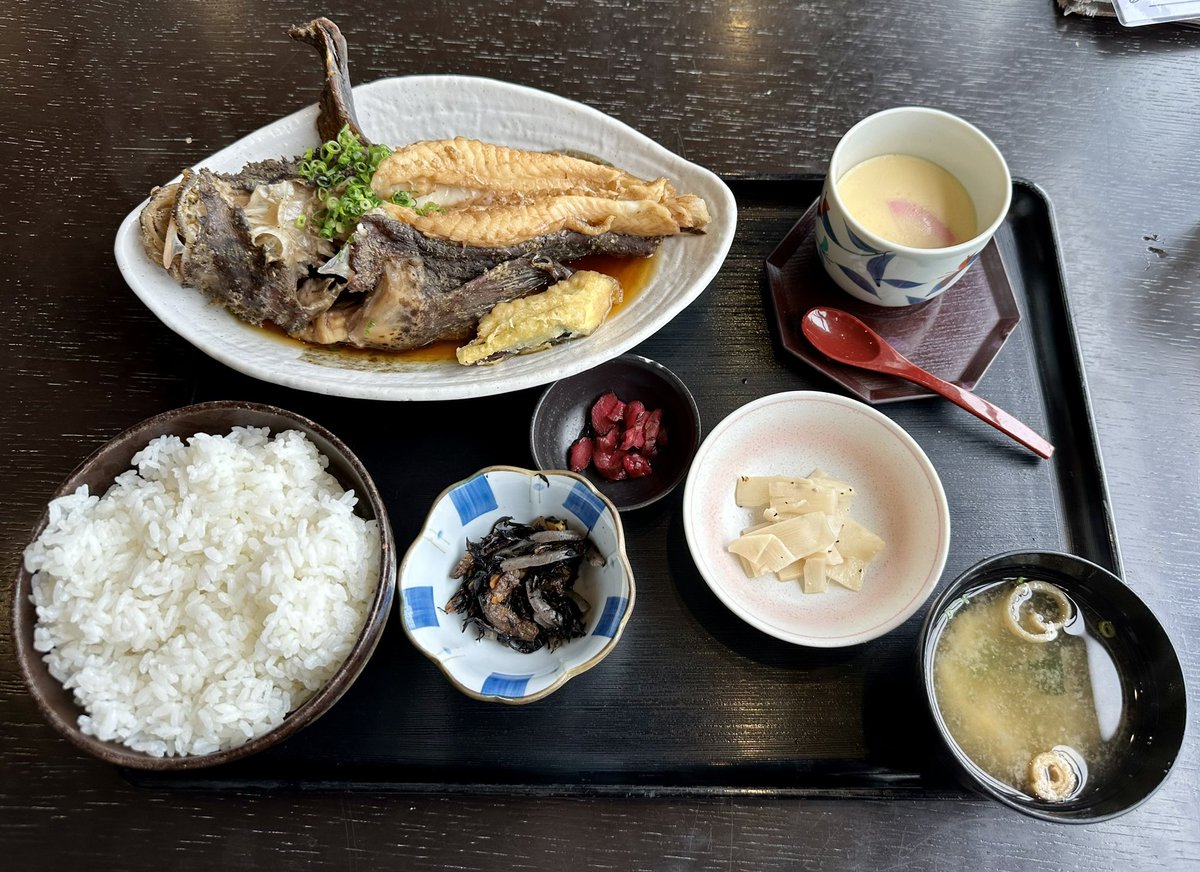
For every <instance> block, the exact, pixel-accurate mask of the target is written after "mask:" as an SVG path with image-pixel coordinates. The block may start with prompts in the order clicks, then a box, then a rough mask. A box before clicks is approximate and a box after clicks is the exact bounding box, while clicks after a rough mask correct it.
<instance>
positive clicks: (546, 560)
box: [446, 517, 604, 654]
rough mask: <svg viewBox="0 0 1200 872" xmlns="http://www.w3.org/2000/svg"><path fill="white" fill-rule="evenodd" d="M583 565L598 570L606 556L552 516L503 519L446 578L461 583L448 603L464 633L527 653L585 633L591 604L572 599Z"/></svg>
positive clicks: (470, 544)
mask: <svg viewBox="0 0 1200 872" xmlns="http://www.w3.org/2000/svg"><path fill="white" fill-rule="evenodd" d="M584 560H588V561H590V562H591V563H592V564H593V565H596V566H601V565H603V563H604V558H603V557H601V555H600V552H599V551H597V550H596V548H595V546H594V545H592V543H591V541H590V540H589V539H588V538H587V536H586V534H584V533H579V532H576V531H574V530H571V529H570V528H568V527H567V524H566V522H565V521H563V520H561V519H559V518H554V517H541V518H535V519H534V520H533V522H532V523H529V524H522V523H519V522H516V521H514V520H513V519H512V518H511V517H504V518H500V519H499V520H498V521H496V523H495V524H493V525H492V529H491V532H489V533H488V534H487V535H486V536H484V537H483V538H482V539H480V540H479V541H478V542H470V541H468V542H467V553H466V554H464V555H463V557H462V559H461V560H460V561H459V562H458V565H457V566H455V567H454V570H453V571H452V572H451V573H450V575H451V577H452V578H461V579H462V584H461V585H459V587H458V590H456V591H455V593H454V596H452V597H451V598H450V601H449V602H448V603H447V604H446V611H447V612H448V613H450V614H462V615H463V616H464V623H463V629H464V630H466V629H467V628H468V627H473V628H474V629H475V630H476V632H477V633H478V635H479V637H480V638H484V637H487V638H493V639H496V640H497V641H499V642H501V643H503V644H505V645H507V646H508V647H510V648H512V649H513V650H514V651H520V652H521V653H523V654H530V653H532V652H534V651H537V650H539V649H541V648H543V647H546V646H549V648H550V650H554V649H555V648H557V647H558V646H559V645H561V644H562V643H563V642H567V641H570V640H571V639H577V638H579V637H580V636H583V635H584V632H585V630H584V624H583V616H584V614H586V613H587V611H588V610H589V609H590V608H591V606H590V604H589V603H588V602H587V601H586V600H584V599H583V598H582V597H581V596H579V594H577V593H575V589H574V588H575V582H576V580H577V579H578V578H579V568H580V566H581V564H582V563H583V561H584Z"/></svg>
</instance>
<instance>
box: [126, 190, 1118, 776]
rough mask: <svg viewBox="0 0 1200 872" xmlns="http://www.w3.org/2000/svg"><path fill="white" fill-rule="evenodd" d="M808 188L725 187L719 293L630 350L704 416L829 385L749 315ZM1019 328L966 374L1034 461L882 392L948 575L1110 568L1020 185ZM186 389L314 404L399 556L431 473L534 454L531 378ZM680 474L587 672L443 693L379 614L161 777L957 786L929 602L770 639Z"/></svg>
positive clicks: (1077, 384) (630, 526) (1005, 236)
mask: <svg viewBox="0 0 1200 872" xmlns="http://www.w3.org/2000/svg"><path fill="white" fill-rule="evenodd" d="M820 184H821V180H820V179H818V178H811V177H809V178H800V179H795V178H791V179H780V180H769V181H768V180H754V181H741V182H735V183H733V184H732V188H733V190H734V193H735V195H736V196H737V200H738V206H739V210H740V214H739V221H738V231H737V238H736V239H735V241H734V243H733V249H732V251H731V252H730V255H729V259H728V261H727V262H726V264H725V267H724V269H723V270H722V271H721V273H720V275H719V276H718V278H717V279H716V281H715V282H714V283H713V285H712V286H711V287H710V288H709V289H708V290H707V291H706V292H705V293H704V294H703V295H702V296H701V297H700V298H699V299H698V300H697V301H696V302H695V303H693V304H692V305H691V307H689V308H688V309H687V310H686V311H685V312H684V313H683V314H681V315H680V316H679V317H677V318H676V319H675V320H674V321H672V322H671V323H670V324H668V325H667V326H666V327H664V328H663V329H662V330H661V331H660V332H659V333H658V334H657V335H655V336H654V337H653V338H652V339H650V340H648V341H647V342H645V343H644V344H643V345H642V346H640V347H639V348H638V349H636V350H637V351H638V352H639V353H641V354H644V355H646V356H648V357H651V358H653V359H655V360H658V361H660V362H661V363H663V364H665V365H666V366H668V367H670V368H671V369H672V370H674V371H675V372H676V373H677V374H678V375H679V376H680V377H681V378H682V379H683V380H684V381H685V382H686V383H687V384H688V385H689V387H690V388H691V390H692V392H693V393H694V394H695V396H696V399H697V402H698V403H699V405H700V412H701V416H702V419H703V424H704V428H705V430H706V432H707V430H709V429H711V428H712V427H713V426H714V425H715V424H716V423H717V422H718V421H719V420H721V419H722V418H723V417H725V416H726V415H727V414H729V413H730V412H732V411H733V410H734V409H736V408H737V407H739V406H741V405H743V404H744V403H746V402H749V401H750V400H752V399H754V398H756V397H760V396H762V395H764V394H769V393H774V392H777V391H785V390H797V389H816V390H837V389H838V388H837V387H836V386H835V385H834V384H833V383H832V382H830V381H828V380H827V379H826V378H825V377H824V376H822V375H820V374H819V373H817V372H816V371H815V370H811V369H809V368H808V367H807V366H806V365H804V364H803V363H800V362H797V361H794V360H793V359H792V358H789V357H786V356H785V355H781V354H779V353H778V351H777V349H776V347H775V345H774V343H773V339H772V336H771V334H770V332H769V330H768V326H767V318H766V316H765V314H764V308H763V305H764V303H763V300H764V260H765V258H766V257H767V255H768V254H769V253H770V252H771V250H772V249H773V248H774V247H775V245H776V244H777V243H778V242H779V240H780V239H782V238H783V236H784V235H785V234H786V233H787V231H788V230H789V228H790V227H791V226H792V224H793V223H794V222H795V221H796V219H797V218H798V217H799V216H800V215H801V213H803V211H804V210H805V209H806V208H807V207H808V206H809V205H810V204H811V203H812V201H813V199H814V198H815V197H816V196H817V193H818V191H819V189H820ZM998 243H999V246H1000V249H1001V252H1002V254H1003V257H1004V260H1005V263H1006V265H1007V268H1008V270H1009V272H1010V274H1011V280H1012V285H1013V289H1014V292H1015V294H1016V297H1017V300H1018V304H1019V306H1020V308H1021V314H1022V322H1021V324H1020V326H1019V327H1018V328H1017V330H1016V332H1015V333H1014V334H1013V336H1012V337H1011V338H1010V339H1009V341H1008V343H1007V345H1006V346H1005V347H1004V349H1003V350H1002V351H1001V352H1000V354H999V356H998V357H997V359H996V361H995V362H994V363H993V364H992V366H991V368H990V369H989V371H988V373H987V375H986V377H985V378H984V379H983V381H982V383H981V384H980V387H979V390H980V392H981V393H982V394H983V395H984V396H986V397H987V398H988V399H990V400H992V401H994V402H996V403H998V404H999V405H1000V406H1002V407H1003V408H1005V409H1007V410H1008V411H1010V412H1012V413H1013V414H1015V415H1016V416H1017V417H1018V418H1020V419H1021V420H1023V421H1026V422H1027V423H1029V424H1030V425H1032V426H1033V427H1034V428H1035V429H1037V430H1039V431H1040V432H1042V433H1045V434H1047V436H1048V437H1049V438H1050V440H1051V441H1052V442H1054V443H1055V445H1056V446H1057V447H1058V450H1057V452H1056V453H1055V455H1054V458H1053V460H1051V461H1048V462H1043V461H1039V460H1037V459H1036V458H1035V457H1033V456H1032V455H1031V454H1029V453H1028V452H1025V451H1023V450H1021V449H1019V448H1017V447H1016V446H1015V445H1014V444H1013V443H1010V442H1009V441H1008V440H1007V439H1006V438H1005V437H1003V436H1001V435H1000V434H998V433H996V432H995V431H993V430H992V429H991V428H989V427H987V426H986V425H984V424H982V423H981V422H980V421H977V420H976V419H975V418H973V417H971V416H970V415H968V414H966V413H965V412H963V411H962V410H960V409H958V408H956V407H954V406H951V405H950V404H949V403H946V402H943V401H941V400H939V399H921V400H914V401H911V402H906V403H899V404H893V405H887V406H883V407H881V411H883V412H884V413H885V414H887V415H889V416H890V417H892V418H893V419H895V420H896V421H897V422H898V423H899V424H900V425H901V426H903V427H904V428H905V429H906V430H908V432H909V433H910V434H912V436H913V437H914V438H915V439H916V440H917V441H918V442H919V443H920V444H921V446H922V447H923V448H924V449H925V451H926V452H927V453H928V454H929V456H930V458H931V459H932V460H933V463H934V465H935V466H936V467H937V469H938V471H939V473H940V475H941V477H942V481H943V483H944V485H945V489H946V493H947V496H948V498H949V502H950V514H951V518H952V523H953V526H952V537H951V543H950V556H949V560H948V562H947V565H946V570H945V575H944V576H943V579H942V583H943V584H945V583H948V582H949V580H951V579H953V578H954V577H955V576H956V575H958V574H959V573H960V572H961V571H963V570H964V569H966V568H967V567H968V566H970V565H971V564H973V563H975V562H976V561H978V560H980V559H982V558H984V557H986V556H989V555H992V554H996V553H999V552H1002V551H1008V550H1012V549H1024V548H1036V549H1055V550H1066V551H1072V552H1074V553H1076V554H1080V555H1082V556H1084V557H1087V558H1088V559H1090V560H1093V561H1095V562H1096V563H1099V564H1100V565H1102V566H1105V567H1107V568H1110V569H1113V570H1115V571H1117V572H1118V573H1119V572H1120V566H1119V557H1118V549H1117V543H1116V539H1115V535H1114V528H1113V523H1112V517H1111V514H1110V505H1109V500H1108V493H1107V488H1106V485H1105V481H1104V474H1103V468H1102V464H1101V460H1100V455H1099V451H1098V448H1097V445H1096V438H1095V428H1094V426H1093V421H1092V419H1091V414H1090V411H1089V403H1088V395H1087V386H1086V383H1085V380H1084V375H1083V370H1082V368H1081V363H1080V357H1079V353H1078V348H1077V345H1076V339H1075V333H1074V330H1073V328H1072V325H1071V317H1070V312H1069V309H1068V306H1067V299H1066V289H1065V285H1064V281H1063V275H1062V271H1061V266H1060V263H1059V253H1058V247H1057V244H1056V239H1055V231H1054V223H1053V216H1052V212H1051V209H1050V205H1049V203H1048V202H1047V200H1046V198H1045V196H1044V195H1043V194H1042V192H1041V191H1040V190H1038V189H1037V188H1036V187H1034V186H1033V185H1029V184H1026V183H1021V182H1018V183H1017V184H1016V185H1014V191H1013V204H1012V210H1011V212H1010V215H1009V218H1008V220H1007V222H1006V223H1005V225H1004V226H1003V228H1002V229H1001V231H1000V233H999V236H998ZM196 366H197V377H196V390H195V395H196V399H197V400H202V399H217V398H222V399H253V400H258V401H262V402H269V403H275V404H277V405H281V406H284V407H286V408H290V409H293V410H295V411H297V412H300V413H301V414H304V415H307V416H309V417H311V418H313V419H315V420H317V421H318V422H320V423H322V424H325V425H326V426H328V427H330V428H331V429H333V430H334V431H335V432H336V433H338V434H339V435H340V436H341V437H342V438H343V439H345V441H346V442H347V443H348V444H349V445H350V447H351V448H352V449H353V450H354V451H355V452H357V453H358V455H359V456H360V457H361V458H362V460H363V462H364V463H365V464H366V466H367V468H368V469H369V470H370V471H371V473H372V475H373V476H374V477H375V479H376V481H377V483H378V485H379V488H380V490H381V492H382V494H383V496H384V499H385V501H386V503H387V506H388V511H389V513H390V516H391V521H392V526H393V528H394V530H395V534H396V542H397V546H398V548H399V549H400V550H401V552H402V551H403V549H405V548H406V547H407V545H408V543H409V542H411V541H412V539H413V537H414V536H415V535H416V534H417V532H418V530H419V528H420V526H421V524H422V522H423V520H424V518H425V515H426V512H427V511H428V509H429V506H430V504H431V503H432V501H433V499H434V497H435V496H436V495H437V494H438V493H439V492H440V491H441V490H442V488H444V487H445V486H446V485H447V484H448V483H450V482H453V481H455V480H458V479H461V478H464V477H466V476H467V475H469V474H470V473H472V472H474V471H475V470H477V469H479V468H481V467H483V466H488V465H491V464H513V465H518V466H528V465H530V463H531V460H530V455H529V447H528V445H529V434H528V428H527V425H526V422H527V421H528V420H529V416H530V413H531V411H532V409H533V406H534V403H535V402H536V400H537V398H538V396H539V394H540V391H538V390H532V391H525V392H521V393H515V394H508V395H504V396H499V397H489V398H485V399H479V400H471V401H461V402H449V403H424V404H416V403H391V404H389V403H378V402H366V401H358V400H344V399H338V398H332V397H323V396H318V395H313V394H307V393H300V392H296V391H290V390H287V389H284V388H279V387H276V386H273V385H268V384H265V383H262V382H257V381H253V380H251V379H248V378H245V377H242V376H240V375H238V374H236V373H233V372H232V371H230V370H228V369H225V368H224V367H221V366H220V365H218V364H215V363H212V362H211V361H208V360H207V359H206V358H203V357H201V356H200V355H199V354H197V359H196ZM681 490H682V489H680V491H677V492H676V493H674V494H672V495H671V496H669V497H668V498H667V499H665V500H663V501H661V502H660V503H658V504H656V505H655V506H652V507H650V508H648V509H644V510H642V511H640V512H637V513H633V514H629V515H626V516H625V527H626V534H627V539H628V549H629V556H630V559H631V561H632V564H633V568H634V574H635V576H636V579H637V588H638V599H637V607H636V609H635V612H634V615H633V617H632V619H631V620H630V622H629V625H628V628H627V629H626V632H625V635H624V637H623V638H622V640H621V643H620V645H618V647H617V649H616V650H615V651H614V652H613V653H612V655H610V656H609V657H608V659H607V660H605V661H604V663H603V664H601V665H600V666H599V667H597V668H596V669H594V670H592V671H590V672H588V673H587V674H586V675H583V676H580V677H578V678H576V679H575V680H573V681H571V682H569V683H568V684H567V685H566V686H565V687H563V688H562V689H560V690H559V691H557V692H556V693H554V694H552V695H551V696H550V697H548V698H546V699H544V700H542V701H540V702H537V703H533V704H531V705H527V706H518V707H511V706H504V705H496V704H489V703H483V702H478V701H475V700H472V699H469V698H467V697H466V696H464V695H462V694H460V693H459V692H458V691H456V690H455V689H454V688H453V687H451V685H450V684H449V682H447V680H446V679H445V678H444V677H443V676H442V675H441V673H440V672H439V671H438V670H437V668H436V667H435V666H434V665H433V664H432V663H431V662H429V661H428V660H426V659H425V657H424V656H422V655H421V654H420V653H418V652H417V650H416V649H415V648H413V646H412V645H411V644H410V643H409V642H408V640H407V638H406V637H405V635H404V632H403V629H402V628H401V626H400V620H399V617H398V616H397V615H393V616H392V618H391V620H390V622H389V625H388V627H387V630H386V632H385V634H384V637H383V639H382V641H381V643H380V645H379V648H378V650H377V651H376V652H375V655H374V657H373V659H372V660H371V662H370V663H369V664H368V666H367V668H366V670H365V671H364V672H363V674H362V676H361V677H360V678H359V679H358V681H357V683H356V684H355V685H354V687H353V688H351V690H350V691H349V692H348V693H347V694H346V696H345V697H344V698H343V699H342V700H341V701H340V702H339V703H338V704H337V705H336V706H335V707H334V708H333V710H332V711H331V712H330V713H329V714H327V715H326V716H325V717H324V718H322V719H321V720H320V721H318V722H317V723H316V724H314V725H313V726H311V727H309V728H307V729H306V730H304V731H303V732H301V733H299V734H298V735H296V736H295V737H293V738H292V739H290V740H289V741H287V742H286V743H284V744H282V745H280V746H277V747H276V748H273V749H271V750H268V751H266V752H264V753H261V754H258V755H257V756H254V757H251V758H249V759H247V760H244V761H241V762H238V763H234V764H230V765H228V766H224V767H219V768H215V769H206V770H199V771H196V772H191V773H186V774H176V775H164V774H152V773H145V772H134V771H126V772H125V775H126V777H128V778H129V779H130V780H131V781H133V782H134V783H136V784H140V785H146V786H152V787H160V788H162V787H172V788H246V787H252V788H261V789H313V788H315V789H357V790H401V791H422V792H476V793H485V792H486V793H495V792H500V793H526V794H527V793H538V794H542V793H554V794H571V795H596V794H611V793H616V794H632V795H673V794H676V795H677V794H684V795H734V794H755V795H808V794H818V795H843V796H894V795H897V794H904V795H922V796H959V795H962V794H961V791H960V790H959V789H958V788H957V787H956V786H955V784H954V782H953V780H952V778H951V775H950V767H949V766H948V765H947V764H946V761H945V759H944V758H943V757H942V752H941V751H940V749H939V748H938V747H937V741H936V737H935V735H934V732H933V729H932V724H931V722H930V721H929V720H928V717H927V715H926V714H925V709H924V704H923V702H922V699H921V697H920V695H919V687H918V686H917V682H916V668H915V656H914V650H915V638H916V634H917V631H918V629H919V627H920V622H921V619H922V617H923V613H918V615H917V616H915V617H913V618H912V619H911V620H909V621H908V622H906V623H905V624H904V625H903V626H901V627H900V628H898V629H897V630H895V631H894V632H892V633H890V634H889V635H887V636H885V637H883V638H881V639H878V640H875V641H874V642H871V643H868V644H865V645H861V646H857V647H854V648H849V649H844V650H834V651H817V650H808V649H804V648H799V647H795V646H792V645H789V644H787V643H784V642H781V641H778V640H776V639H773V638H771V637H769V636H766V635H764V634H762V633H760V632H759V631H757V630H755V629H753V628H751V627H750V626H748V625H746V624H744V623H743V622H742V621H740V620H739V619H738V618H736V617H735V616H734V615H733V614H731V613H730V612H729V611H727V610H726V609H725V607H724V606H723V605H721V603H720V602H719V601H718V600H717V599H716V597H715V596H714V595H713V594H712V593H711V591H710V590H709V588H708V587H707V586H706V584H705V583H704V581H703V580H702V579H701V577H700V575H699V573H698V572H697V570H696V568H695V565H694V564H693V563H692V560H691V557H690V555H689V553H688V549H687V544H686V542H685V539H684V534H683V527H682V521H681V508H680V506H681V498H682V494H681Z"/></svg>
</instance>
